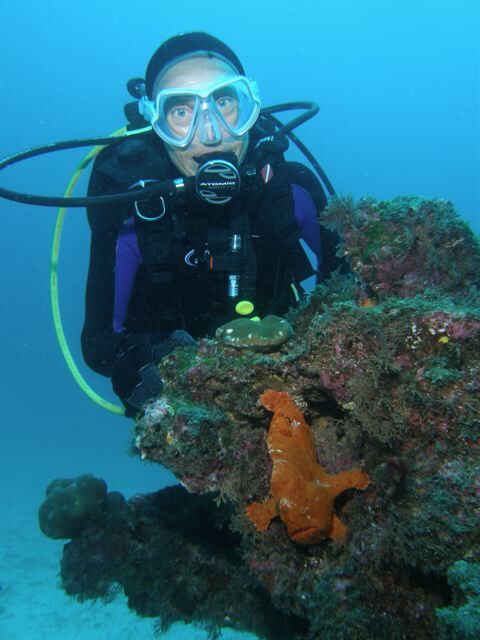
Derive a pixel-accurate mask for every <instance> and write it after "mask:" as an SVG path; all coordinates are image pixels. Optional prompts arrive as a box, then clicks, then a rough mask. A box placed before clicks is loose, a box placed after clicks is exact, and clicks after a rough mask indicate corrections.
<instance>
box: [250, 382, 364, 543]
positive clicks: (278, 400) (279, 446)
mask: <svg viewBox="0 0 480 640" xmlns="http://www.w3.org/2000/svg"><path fill="white" fill-rule="evenodd" d="M260 401H261V403H262V404H263V406H264V407H265V408H266V409H268V410H269V411H273V418H272V422H271V424H270V430H269V432H268V436H267V445H268V451H269V453H270V457H271V459H272V461H273V470H272V478H271V495H272V497H271V498H270V499H268V500H266V501H265V502H252V503H251V504H249V505H248V506H247V507H246V512H247V515H248V517H249V518H250V520H251V521H252V522H253V524H254V525H255V527H256V529H257V531H266V530H267V529H268V526H269V524H270V521H271V520H272V519H273V518H276V517H277V516H280V519H281V520H282V522H283V523H284V524H285V525H286V527H287V532H288V535H289V536H290V538H291V539H292V540H293V541H294V542H298V543H300V544H315V543H317V542H320V541H321V540H324V539H325V538H331V539H335V538H339V537H341V536H344V535H345V534H346V533H347V527H346V526H345V525H344V524H343V523H342V522H341V521H340V519H339V518H338V516H337V515H336V513H335V510H334V501H335V498H336V497H337V496H338V495H340V494H341V493H343V492H344V491H346V490H347V489H352V488H355V489H365V487H367V486H368V484H369V483H370V479H369V477H368V475H367V474H366V473H365V472H363V471H362V470H361V469H350V470H349V471H342V472H341V473H337V474H336V475H332V476H331V475H328V473H326V471H325V470H324V469H323V468H322V467H321V466H320V465H319V464H318V461H317V454H316V451H315V446H314V443H313V437H312V432H311V430H310V427H309V426H308V424H307V423H306V422H305V418H304V417H303V414H302V412H301V411H300V409H299V408H298V407H297V405H296V404H295V403H294V402H293V400H292V399H291V398H290V396H289V395H288V393H283V392H280V391H273V390H272V389H268V390H267V391H265V392H264V393H263V394H262V395H261V396H260Z"/></svg>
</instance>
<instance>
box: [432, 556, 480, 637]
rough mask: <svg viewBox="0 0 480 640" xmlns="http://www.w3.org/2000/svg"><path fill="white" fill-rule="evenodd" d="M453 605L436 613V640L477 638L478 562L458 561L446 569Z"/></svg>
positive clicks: (479, 619)
mask: <svg viewBox="0 0 480 640" xmlns="http://www.w3.org/2000/svg"><path fill="white" fill-rule="evenodd" d="M448 582H449V584H450V586H451V587H452V589H453V605H452V606H450V607H443V608H441V609H437V610H436V614H437V623H438V630H439V634H440V635H439V640H475V639H476V638H479V637H480V563H478V562H477V563H474V562H466V561H465V560H458V561H457V562H455V563H454V564H453V565H452V566H451V567H450V568H449V570H448Z"/></svg>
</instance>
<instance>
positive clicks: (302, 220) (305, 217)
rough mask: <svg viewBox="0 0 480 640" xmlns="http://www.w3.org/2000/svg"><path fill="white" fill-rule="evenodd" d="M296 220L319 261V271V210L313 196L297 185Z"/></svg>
mask: <svg viewBox="0 0 480 640" xmlns="http://www.w3.org/2000/svg"><path fill="white" fill-rule="evenodd" d="M292 191H293V202H294V207H295V208H294V211H295V220H296V221H297V225H298V229H299V231H300V237H301V238H302V240H304V242H306V244H307V246H308V248H309V249H310V250H311V251H312V252H313V253H314V254H315V256H316V257H317V260H318V270H320V266H321V264H322V249H321V244H320V227H319V224H318V220H317V209H316V207H315V203H314V201H313V198H312V196H311V195H310V194H309V193H308V191H306V190H305V189H303V188H302V187H299V186H298V185H296V184H292Z"/></svg>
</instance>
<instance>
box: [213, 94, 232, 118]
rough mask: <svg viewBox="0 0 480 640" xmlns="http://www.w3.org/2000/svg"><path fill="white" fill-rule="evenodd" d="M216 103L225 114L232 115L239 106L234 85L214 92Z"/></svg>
mask: <svg viewBox="0 0 480 640" xmlns="http://www.w3.org/2000/svg"><path fill="white" fill-rule="evenodd" d="M214 99H215V103H216V105H217V107H218V109H219V110H220V112H221V113H222V115H223V116H230V115H232V114H233V113H235V111H236V109H237V108H238V97H237V92H236V91H235V89H233V88H232V87H224V88H223V89H220V90H219V91H216V92H215V93H214Z"/></svg>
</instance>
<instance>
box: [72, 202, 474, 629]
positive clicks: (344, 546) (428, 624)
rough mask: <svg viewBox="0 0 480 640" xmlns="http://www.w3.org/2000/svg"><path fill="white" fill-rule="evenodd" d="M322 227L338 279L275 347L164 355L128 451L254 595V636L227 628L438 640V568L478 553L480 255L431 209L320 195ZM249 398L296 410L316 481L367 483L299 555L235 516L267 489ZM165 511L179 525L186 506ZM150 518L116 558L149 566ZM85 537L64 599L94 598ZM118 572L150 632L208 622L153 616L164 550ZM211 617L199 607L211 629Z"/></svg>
mask: <svg viewBox="0 0 480 640" xmlns="http://www.w3.org/2000/svg"><path fill="white" fill-rule="evenodd" d="M322 223H323V224H324V225H325V226H326V227H327V228H329V229H330V230H332V231H335V232H337V233H338V234H339V235H340V239H341V242H340V245H339V253H340V255H341V256H342V257H344V258H345V259H346V260H347V261H348V262H349V264H350V268H351V273H349V274H340V273H337V274H334V276H332V277H331V278H330V279H329V280H328V281H327V282H325V283H324V284H322V285H321V286H320V287H318V288H317V290H316V291H315V292H314V293H313V295H312V296H311V299H310V301H309V303H308V304H307V305H305V306H304V307H303V308H301V309H299V310H297V311H295V312H293V313H291V314H289V317H288V321H289V322H290V324H291V325H292V327H293V330H294V335H293V337H292V338H291V339H290V340H289V342H288V343H286V344H284V345H282V346H279V347H278V350H277V351H272V352H269V353H256V352H252V351H248V350H245V349H243V350H239V349H236V348H234V347H231V346H225V345H222V344H221V343H220V342H218V341H216V340H202V341H201V342H200V344H199V347H198V348H183V349H177V350H176V351H175V352H174V353H172V354H171V355H169V356H167V357H165V358H164V359H163V361H162V363H161V364H160V372H161V376H162V378H163V380H164V393H163V395H162V396H161V397H160V398H158V399H156V400H155V401H153V402H152V403H151V404H150V405H149V406H148V407H147V408H146V411H145V414H144V415H143V416H142V417H141V419H139V421H138V423H137V424H136V427H135V443H134V449H135V451H136V453H137V454H138V455H140V456H141V457H142V458H144V459H148V460H152V461H155V462H158V463H161V464H162V465H164V466H166V467H167V468H169V469H170V470H171V471H172V472H173V473H175V475H176V477H177V478H178V479H179V481H180V482H181V483H182V485H183V486H184V487H185V488H186V489H187V490H188V491H189V492H190V493H191V494H205V495H202V496H198V495H192V496H191V498H192V499H193V498H198V499H200V498H201V499H202V509H204V512H203V514H202V522H216V521H217V518H218V515H219V513H222V518H221V519H222V528H223V531H224V534H225V538H224V543H223V544H220V545H219V546H218V547H217V545H215V544H214V545H211V547H210V548H208V554H207V555H208V557H209V558H210V562H211V563H212V571H214V569H213V567H215V565H216V563H219V562H220V563H221V562H223V559H222V558H223V557H224V556H223V554H226V555H227V556H228V554H229V553H231V554H234V555H235V562H234V564H233V565H231V566H230V569H229V570H230V571H232V572H233V574H234V575H232V578H231V579H232V580H235V579H238V580H239V583H238V584H240V583H241V584H243V585H244V587H243V590H242V598H243V597H246V598H247V597H251V598H252V599H254V600H255V604H254V605H253V604H252V610H255V612H256V615H258V616H260V617H261V614H260V613H259V612H260V610H261V609H262V607H265V608H264V609H263V611H264V614H263V617H261V620H262V622H261V624H260V623H258V619H260V618H258V619H257V622H255V623H252V621H251V619H250V620H249V619H248V616H247V613H246V612H244V611H243V612H237V613H236V614H235V616H234V618H235V622H234V623H233V622H232V626H235V627H236V628H243V629H248V630H253V631H254V632H255V633H257V635H259V637H265V638H269V637H282V636H281V635H280V633H279V631H278V628H279V627H281V628H284V629H288V636H285V637H289V638H291V639H292V640H295V639H300V638H303V637H307V638H318V639H320V638H323V639H325V638H335V639H336V640H342V639H345V640H346V639H348V640H355V639H357V638H358V639H360V638H365V637H370V638H375V639H378V640H382V639H385V640H387V639H389V640H390V639H396V638H398V639H401V638H407V639H409V638H412V639H413V638H416V639H419V640H422V639H425V640H426V639H427V638H433V637H442V636H441V634H442V633H443V632H444V631H445V624H446V623H445V615H444V614H443V613H440V614H439V615H438V616H437V615H436V610H437V609H439V610H440V609H442V611H444V610H445V608H446V607H450V605H451V604H452V602H454V599H453V592H452V587H451V585H450V583H449V581H448V576H449V575H450V574H449V573H448V572H449V569H450V567H452V566H458V565H455V563H458V562H459V561H463V562H465V563H467V564H468V563H474V562H478V560H479V557H480V554H479V551H480V527H479V524H480V465H479V463H480V428H479V427H480V421H479V420H480V419H479V416H480V393H479V391H480V295H479V290H478V284H479V281H480V245H479V242H478V239H477V238H476V237H475V236H474V234H473V233H472V232H471V230H470V229H469V228H468V226H467V225H466V224H465V223H464V222H462V221H461V220H460V219H459V217H458V216H457V215H456V214H455V212H454V210H453V208H452V206H451V205H450V204H449V203H447V202H445V201H443V200H429V199H423V198H417V197H401V198H397V199H395V200H392V201H382V202H377V201H375V200H373V199H362V200H360V202H359V203H358V204H354V202H353V201H352V200H350V199H335V200H333V201H332V202H331V203H330V205H329V207H328V208H327V210H326V212H325V213H324V214H323V216H322ZM266 389H274V390H276V391H281V392H286V393H288V394H289V396H290V397H291V398H292V399H293V400H294V401H295V403H296V405H297V406H298V408H299V409H300V410H301V411H302V412H303V414H304V415H305V418H306V420H307V422H308V424H309V425H310V429H311V431H312V436H313V441H314V445H315V449H316V455H317V457H318V462H319V464H320V465H321V466H322V468H324V469H325V470H326V472H327V473H328V474H332V475H334V474H338V473H340V472H342V471H344V470H346V469H351V468H362V469H363V470H364V471H365V472H366V473H368V476H369V478H370V480H371V483H370V485H369V486H368V487H367V488H366V489H365V490H364V491H355V490H353V489H351V490H349V491H348V492H346V493H345V494H342V495H341V496H339V498H337V501H336V502H335V510H336V513H337V515H339V516H341V520H342V522H344V523H345V524H346V526H347V527H348V533H347V535H346V536H344V537H342V538H339V539H338V540H335V541H332V540H328V539H327V540H323V541H321V542H319V543H318V544H311V545H308V546H304V545H298V544H296V543H295V542H294V541H292V540H291V539H290V537H289V536H288V534H287V531H286V528H285V526H284V525H283V523H282V521H281V520H279V519H275V520H272V522H271V523H270V526H269V528H268V530H266V531H256V530H255V528H254V526H253V524H252V523H251V522H250V520H249V519H248V517H247V516H246V513H245V507H246V505H247V504H249V503H251V502H253V501H256V502H263V501H264V500H266V499H267V498H268V496H269V494H270V479H271V475H272V461H271V459H270V457H269V452H268V449H267V445H266V435H267V431H268V425H269V422H270V416H269V414H268V412H267V411H266V410H265V409H264V408H263V407H262V406H261V404H260V401H259V397H260V394H262V393H263V392H264V391H265V390H266ZM160 494H162V492H160ZM210 494H211V497H210ZM145 499H146V498H145ZM138 500H142V498H139V499H138ZM193 509H194V507H193V506H192V510H193ZM172 513H175V518H173V520H175V521H176V522H178V527H179V529H180V530H183V529H182V527H183V523H182V518H186V519H188V518H189V517H190V515H191V514H189V513H188V508H186V509H185V510H183V512H182V513H180V514H179V513H178V512H175V510H173V511H172ZM177 518H179V520H178V521H177V520H176V519H177ZM154 522H155V521H154V520H152V521H151V522H150V530H149V531H150V532H149V533H148V535H146V533H145V531H146V530H145V527H144V526H139V527H138V533H136V534H135V536H134V537H135V542H134V543H132V541H131V539H130V538H129V539H128V541H127V542H125V544H126V545H127V548H126V550H125V551H126V553H127V556H128V553H131V552H133V553H135V552H136V549H137V548H138V547H139V546H140V545H142V548H143V550H144V552H145V553H147V556H148V549H149V548H150V549H153V547H150V546H149V545H153V541H154V540H155V534H154V533H152V532H154V531H155V526H156V525H155V524H154ZM172 526H174V525H173V521H172ZM88 531H89V529H88V527H87V529H84V531H83V532H82V533H81V534H80V535H79V536H78V537H76V538H74V540H73V541H72V542H71V543H70V544H69V545H67V547H66V551H65V554H64V564H63V565H62V578H63V581H64V585H66V588H67V591H69V587H68V585H71V584H75V588H74V589H70V592H75V593H76V594H77V595H82V594H83V596H84V597H95V594H94V593H93V592H92V591H91V590H90V587H89V586H85V588H82V575H83V574H82V569H81V566H80V564H75V563H73V565H69V564H68V563H66V560H65V559H66V558H68V557H69V555H70V554H72V553H74V551H75V550H77V551H76V553H78V554H79V553H80V552H79V550H80V549H81V551H82V554H86V556H87V558H88V556H90V557H93V554H95V544H96V542H95V539H91V538H88V535H89V534H88ZM184 535H185V536H186V538H184V537H182V536H184ZM182 536H181V537H180V541H183V542H182V544H185V547H184V549H187V550H188V548H189V547H188V534H187V533H185V532H184V533H182ZM87 541H88V544H87ZM155 544H156V542H155ZM132 545H133V546H132ZM230 545H231V547H230ZM132 550H133V551H132ZM80 555H81V554H80ZM79 557H80V556H79ZM189 557H190V556H189ZM125 562H126V561H125ZM155 562H157V561H156V560H155ZM155 562H154V565H153V566H155ZM65 563H66V564H65ZM107 564H108V563H107ZM207 564H208V563H207ZM103 566H105V565H104V563H103V562H102V559H100V560H98V572H99V575H102V576H103V577H102V580H101V584H102V585H103V587H104V590H107V591H108V589H107V586H108V585H111V584H114V583H119V584H120V585H121V586H122V587H123V588H124V589H126V584H127V583H126V582H125V579H122V578H121V577H120V578H119V577H118V576H117V575H114V574H113V573H109V572H108V571H106V572H105V574H102V567H103ZM132 571H134V572H135V576H134V581H135V582H136V583H138V584H140V583H141V582H142V581H145V583H146V584H148V585H149V586H148V588H146V589H145V590H144V591H142V592H140V593H138V594H136V596H135V597H132V598H130V600H129V602H130V606H132V607H133V608H135V610H137V611H138V612H139V613H141V614H142V615H158V616H160V617H161V618H162V619H164V620H165V621H166V622H165V624H168V623H171V622H172V621H173V620H174V619H188V620H195V619H197V620H203V621H204V622H205V621H206V620H208V619H209V610H208V603H206V604H205V605H204V606H203V608H202V610H201V614H200V612H199V610H198V609H196V608H195V607H193V608H192V609H191V610H190V611H189V612H185V611H183V610H180V605H178V604H177V605H175V607H177V608H175V607H173V606H170V604H169V605H168V606H167V605H166V604H164V606H163V605H162V602H163V601H162V599H161V596H160V593H161V585H162V584H163V581H164V580H165V575H166V573H168V575H171V576H172V579H174V578H173V576H174V575H175V571H178V572H180V574H181V575H183V573H182V571H184V570H183V569H182V551H181V549H180V548H178V549H176V550H175V551H174V553H171V557H170V564H169V568H168V570H167V567H166V565H164V564H160V565H159V566H158V571H155V570H154V568H153V567H152V566H151V564H150V563H149V562H145V561H143V560H142V561H141V562H138V563H137V564H136V565H133V564H129V572H132ZM450 571H451V569H450ZM169 572H170V573H169ZM207 574H208V571H207ZM130 578H132V574H131V573H130ZM204 579H205V580H207V582H208V577H207V576H204ZM209 588H210V587H209ZM192 589H193V590H194V591H195V589H197V587H195V586H194V584H193V583H192ZM227 590H228V587H227ZM93 591H95V590H93ZM187 591H188V589H187ZM208 592H209V589H208V588H207V589H206V591H204V592H202V593H208ZM97 595H98V594H97ZM127 595H128V592H127ZM172 597H173V596H172ZM183 597H185V596H184V595H182V598H183ZM155 598H158V600H157V603H156V605H155ZM262 598H263V599H264V600H263V601H262ZM214 599H215V598H214ZM259 603H260V604H259ZM455 604H457V601H456V600H455ZM218 610H219V608H218V601H216V604H215V605H213V604H212V607H211V617H210V620H211V622H212V624H213V625H214V626H215V625H221V624H222V623H221V621H220V619H219V615H218ZM272 611H274V612H276V613H277V615H278V620H277V622H278V624H277V628H276V630H275V631H273V630H272V627H271V626H270V625H272V624H273V622H272V620H273V618H274V617H275V616H273V618H272V616H271V612H272ZM244 616H247V617H244ZM292 621H293V622H292ZM223 624H225V626H228V624H229V621H228V620H227V619H225V620H224V622H223ZM472 624H475V621H473V622H472ZM442 625H443V627H442ZM477 632H478V633H480V630H478V629H477V628H476V629H475V633H477ZM275 634H276V636H275ZM445 637H447V636H445ZM456 637H457V636H456ZM458 637H459V638H460V637H465V638H467V637H474V636H467V635H465V636H461V635H459V636H458Z"/></svg>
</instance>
